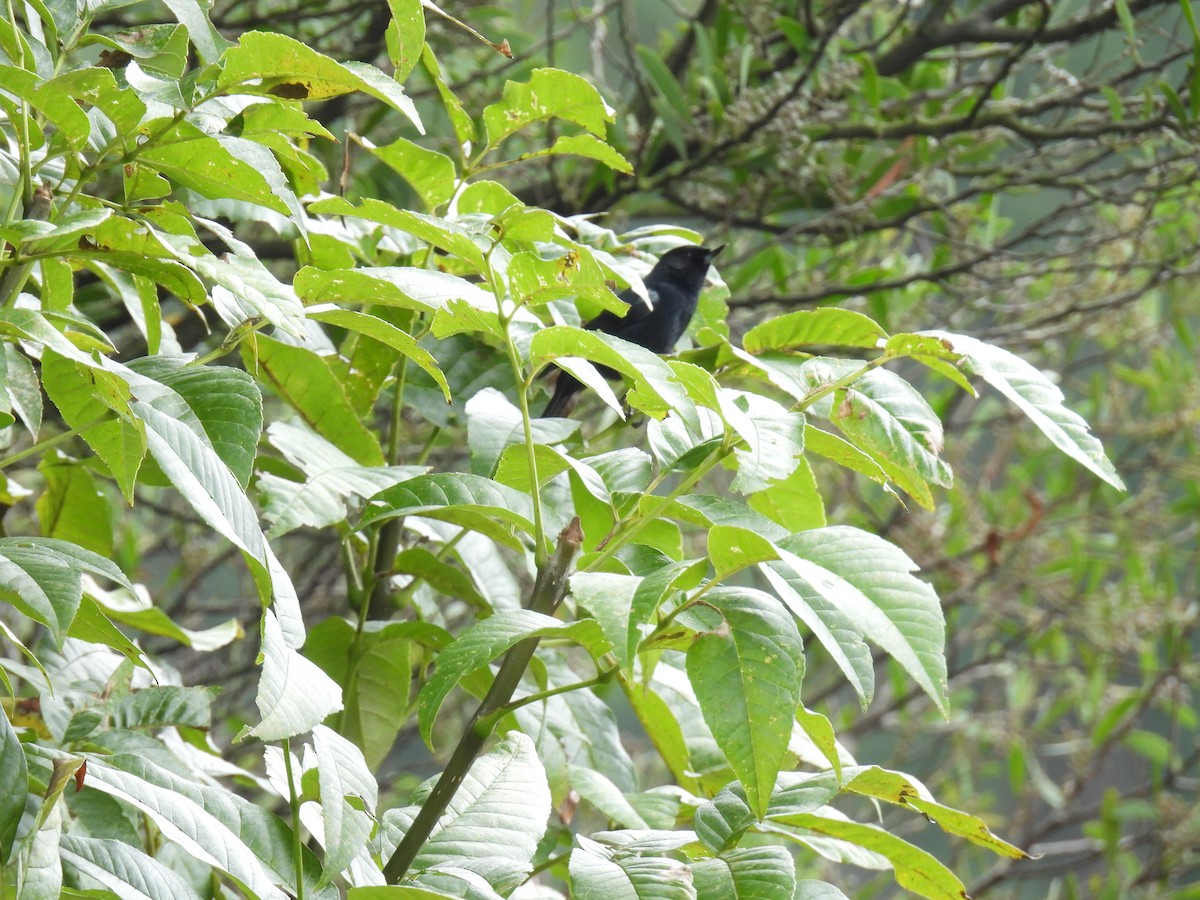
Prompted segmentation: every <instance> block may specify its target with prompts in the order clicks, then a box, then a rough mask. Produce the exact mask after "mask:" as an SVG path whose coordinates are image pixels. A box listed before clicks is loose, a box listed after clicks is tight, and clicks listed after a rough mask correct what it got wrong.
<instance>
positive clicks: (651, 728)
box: [622, 680, 712, 791]
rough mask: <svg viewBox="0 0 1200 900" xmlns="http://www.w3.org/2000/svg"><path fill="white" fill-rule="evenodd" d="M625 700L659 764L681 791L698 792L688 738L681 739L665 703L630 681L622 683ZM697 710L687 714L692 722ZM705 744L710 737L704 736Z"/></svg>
mask: <svg viewBox="0 0 1200 900" xmlns="http://www.w3.org/2000/svg"><path fill="white" fill-rule="evenodd" d="M622 684H623V685H624V687H625V697H626V699H627V700H628V701H629V705H630V706H631V707H633V711H634V712H635V713H636V714H637V717H638V722H639V723H640V724H641V726H642V728H643V729H645V732H646V736H647V737H648V738H650V742H651V743H652V744H653V745H654V749H655V750H656V751H657V752H658V755H659V757H660V758H661V759H662V761H663V763H664V764H665V765H666V766H667V768H668V769H670V771H671V775H672V776H673V777H674V778H675V780H676V782H678V784H679V786H680V787H682V788H684V789H685V790H692V791H694V790H696V789H698V787H699V785H698V779H697V776H696V773H695V771H694V770H693V769H692V766H691V753H690V747H691V746H692V745H691V744H690V743H689V738H690V737H691V735H690V734H689V735H685V734H684V731H683V728H682V727H681V725H680V722H679V720H678V719H677V718H676V716H675V715H674V713H673V712H672V710H671V708H670V706H669V705H668V704H667V702H666V701H665V700H664V699H663V698H662V697H661V696H660V695H659V694H658V692H657V691H655V690H654V689H653V688H651V687H649V686H646V685H641V684H634V683H633V682H632V681H631V680H623V681H622ZM697 711H698V710H696V709H695V707H694V706H693V708H692V710H691V712H692V714H693V716H694V719H695V720H699V719H700V717H699V716H695V713H696V712H697ZM706 737H707V739H708V741H709V743H711V742H712V735H711V734H708V735H706Z"/></svg>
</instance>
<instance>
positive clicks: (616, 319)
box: [583, 288, 658, 334]
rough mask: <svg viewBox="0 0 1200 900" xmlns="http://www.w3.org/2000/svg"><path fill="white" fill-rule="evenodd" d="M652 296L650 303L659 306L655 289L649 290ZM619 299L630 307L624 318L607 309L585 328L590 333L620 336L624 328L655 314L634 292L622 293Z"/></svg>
mask: <svg viewBox="0 0 1200 900" xmlns="http://www.w3.org/2000/svg"><path fill="white" fill-rule="evenodd" d="M647 292H648V293H649V294H650V303H651V304H653V306H654V307H657V306H658V291H656V290H654V288H647ZM619 299H621V300H624V301H625V303H626V304H627V305H628V306H629V312H627V313H625V315H623V316H618V315H617V314H616V313H613V312H609V311H608V310H607V309H606V310H604V311H603V312H601V313H600V315H598V316H596V318H594V319H592V320H591V321H590V322H588V323H587V324H586V325H584V326H583V327H584V328H586V329H587V330H588V331H603V332H605V333H607V334H620V332H621V330H622V329H623V328H628V327H629V326H630V325H632V324H633V323H634V322H640V321H641V320H642V319H645V318H646V317H647V316H649V315H650V314H651V313H653V312H654V309H652V308H651V307H650V306H647V305H646V301H645V300H643V299H642V298H641V297H639V296H638V295H637V294H635V293H634V292H633V291H628V290H626V291H622V292H621V293H620V295H619Z"/></svg>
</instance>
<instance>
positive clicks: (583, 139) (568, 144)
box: [521, 134, 633, 175]
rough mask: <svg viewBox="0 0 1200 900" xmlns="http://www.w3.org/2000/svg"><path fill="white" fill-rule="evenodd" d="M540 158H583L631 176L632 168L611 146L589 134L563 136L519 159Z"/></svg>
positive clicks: (522, 155)
mask: <svg viewBox="0 0 1200 900" xmlns="http://www.w3.org/2000/svg"><path fill="white" fill-rule="evenodd" d="M540 156H583V157H586V158H587V159H594V160H596V161H597V162H602V163H604V165H606V166H608V167H609V168H610V169H613V170H615V171H617V172H624V173H625V174H627V175H628V174H632V172H633V166H632V165H631V164H630V162H629V160H627V159H626V158H625V157H624V156H622V155H621V154H620V153H619V152H618V151H617V150H616V149H615V148H614V147H613V146H612V145H611V144H607V143H605V142H604V141H602V140H601V139H600V138H598V137H595V136H594V135H590V134H564V135H560V136H559V137H558V139H557V140H556V141H555V142H554V143H553V144H552V145H550V146H549V147H546V148H544V149H542V150H534V151H533V152H532V153H523V154H521V159H536V158H538V157H540Z"/></svg>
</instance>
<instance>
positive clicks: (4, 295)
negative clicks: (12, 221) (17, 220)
mask: <svg viewBox="0 0 1200 900" xmlns="http://www.w3.org/2000/svg"><path fill="white" fill-rule="evenodd" d="M53 209H54V194H53V193H52V192H51V190H50V188H48V187H45V186H42V187H38V188H37V189H35V190H34V191H33V193H32V196H31V198H30V200H29V201H28V202H27V206H26V208H25V218H27V219H37V220H39V221H43V222H44V221H46V220H47V219H49V218H50V213H51V212H52V211H53ZM6 262H7V264H8V268H6V269H5V270H4V274H3V275H0V303H3V305H4V307H5V309H11V308H12V307H13V306H15V305H16V302H17V298H18V297H19V296H21V289H22V288H24V287H25V282H26V281H27V280H28V278H29V273H30V272H32V271H33V262H34V261H33V260H32V259H29V258H25V259H22V258H21V256H20V251H19V250H14V251H13V256H12V258H11V259H8V260H6Z"/></svg>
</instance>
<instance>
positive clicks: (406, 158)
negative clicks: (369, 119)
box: [367, 0, 458, 212]
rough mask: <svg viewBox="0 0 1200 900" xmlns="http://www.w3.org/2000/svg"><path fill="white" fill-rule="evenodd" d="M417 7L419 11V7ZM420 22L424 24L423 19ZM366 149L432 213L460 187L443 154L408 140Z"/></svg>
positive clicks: (456, 173) (448, 161)
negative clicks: (412, 191) (406, 183)
mask: <svg viewBox="0 0 1200 900" xmlns="http://www.w3.org/2000/svg"><path fill="white" fill-rule="evenodd" d="M393 2H395V0H393ZM416 6H417V9H418V11H419V10H420V4H419V3H417V4H416ZM418 14H419V12H418ZM421 21H422V23H424V19H422V20H421ZM367 149H368V150H370V151H371V155H372V156H374V157H375V158H377V159H378V160H380V162H382V163H384V164H385V165H386V166H388V168H390V169H392V170H393V171H394V172H395V173H396V174H397V175H399V176H400V177H401V178H403V179H404V180H405V181H407V182H408V183H409V185H410V186H411V187H412V189H413V190H414V191H416V192H417V196H418V197H420V198H421V202H423V203H424V204H425V208H426V209H428V210H429V211H430V212H432V211H433V210H435V209H437V208H438V207H439V206H441V205H442V204H444V203H446V202H448V201H449V200H450V198H451V197H453V196H454V190H455V188H456V187H457V186H458V170H457V169H456V168H455V166H454V161H453V160H452V159H450V157H448V156H446V155H445V154H444V153H438V152H437V151H436V150H430V149H428V148H427V147H422V146H421V145H420V144H414V143H413V142H412V141H410V140H408V139H406V138H397V139H396V140H394V141H393V142H392V143H390V144H388V145H386V146H384V147H375V146H368V148H367Z"/></svg>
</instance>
